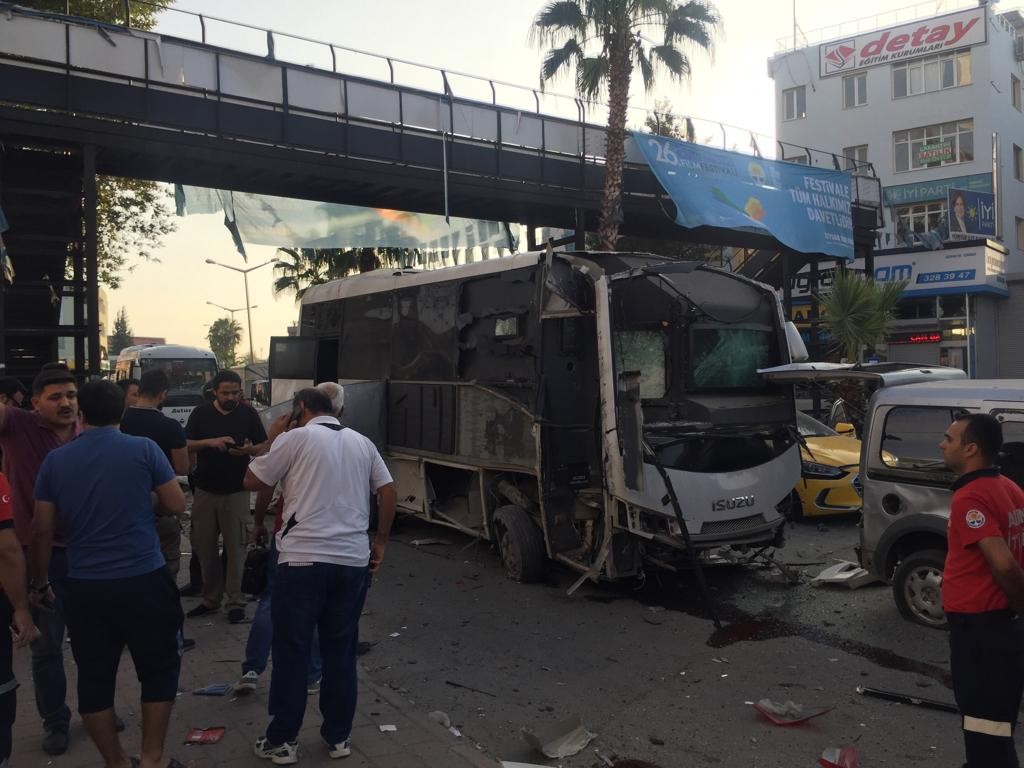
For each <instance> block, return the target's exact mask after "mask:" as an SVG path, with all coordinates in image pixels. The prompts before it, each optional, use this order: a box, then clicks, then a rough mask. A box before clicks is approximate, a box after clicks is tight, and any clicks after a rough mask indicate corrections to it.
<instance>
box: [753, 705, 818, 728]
mask: <svg viewBox="0 0 1024 768" xmlns="http://www.w3.org/2000/svg"><path fill="white" fill-rule="evenodd" d="M754 709H756V710H757V711H758V712H760V713H761V714H762V715H764V716H765V717H767V718H768V719H769V720H770V721H771V722H772V723H774V724H775V725H800V724H801V723H806V722H807V721H808V720H813V719H814V718H816V717H821V716H822V715H824V714H825V713H827V712H831V711H832V710H833V709H834V706H828V707H818V708H816V709H812V710H805V709H804V708H803V706H802V705H801V704H797V703H796V702H793V701H785V702H781V703H780V702H777V701H772V700H771V699H761V700H760V701H758V702H755V703H754Z"/></svg>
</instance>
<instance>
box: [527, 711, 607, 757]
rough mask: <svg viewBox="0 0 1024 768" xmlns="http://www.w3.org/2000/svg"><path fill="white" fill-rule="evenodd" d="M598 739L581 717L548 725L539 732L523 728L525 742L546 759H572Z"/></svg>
mask: <svg viewBox="0 0 1024 768" xmlns="http://www.w3.org/2000/svg"><path fill="white" fill-rule="evenodd" d="M596 737H597V734H596V733H591V732H590V731H588V730H587V729H586V728H585V727H584V725H583V721H582V720H580V718H579V717H570V718H568V719H566V720H562V721H561V722H557V723H548V724H547V725H545V726H544V727H542V728H541V729H540V730H539V731H536V732H534V731H532V730H530V729H529V728H523V741H525V742H526V743H527V744H529V745H530V746H531V747H533V748H534V749H535V750H537V751H538V752H540V753H541V754H542V755H544V756H546V757H550V758H553V759H555V760H559V759H561V758H563V757H572V756H573V755H575V754H577V753H578V752H580V751H581V750H583V748H584V747H586V746H587V744H589V743H590V742H591V741H593V740H594V739H595V738H596Z"/></svg>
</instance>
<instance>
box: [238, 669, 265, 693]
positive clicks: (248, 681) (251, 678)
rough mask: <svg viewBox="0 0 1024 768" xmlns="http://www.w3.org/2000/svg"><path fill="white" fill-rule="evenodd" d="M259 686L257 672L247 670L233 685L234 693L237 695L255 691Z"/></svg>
mask: <svg viewBox="0 0 1024 768" xmlns="http://www.w3.org/2000/svg"><path fill="white" fill-rule="evenodd" d="M259 684H260V675H259V672H254V671H253V670H249V671H248V672H246V673H245V674H244V675H242V676H241V677H240V678H238V682H237V683H235V691H236V692H237V693H250V692H252V691H255V690H256V687H257V686H258V685H259Z"/></svg>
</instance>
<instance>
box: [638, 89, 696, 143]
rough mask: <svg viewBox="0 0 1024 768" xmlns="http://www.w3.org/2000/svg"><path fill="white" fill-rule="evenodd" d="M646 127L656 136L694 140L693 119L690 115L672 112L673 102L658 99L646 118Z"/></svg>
mask: <svg viewBox="0 0 1024 768" xmlns="http://www.w3.org/2000/svg"><path fill="white" fill-rule="evenodd" d="M644 128H646V129H647V130H648V131H649V132H650V133H653V134H654V135H655V136H664V137H666V138H669V139H679V140H680V141H690V142H692V141H694V140H695V138H696V137H695V135H694V128H693V121H692V120H691V119H690V118H688V117H679V115H676V114H673V113H672V102H671V101H669V100H667V99H658V100H657V101H655V102H654V109H653V110H652V111H651V112H650V114H648V115H647V117H646V118H645V119H644Z"/></svg>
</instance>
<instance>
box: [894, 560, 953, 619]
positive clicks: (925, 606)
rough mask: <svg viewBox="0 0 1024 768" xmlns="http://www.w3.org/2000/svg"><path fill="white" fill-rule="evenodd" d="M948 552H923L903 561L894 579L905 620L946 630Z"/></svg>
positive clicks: (895, 594) (895, 596)
mask: <svg viewBox="0 0 1024 768" xmlns="http://www.w3.org/2000/svg"><path fill="white" fill-rule="evenodd" d="M945 564H946V553H945V552H943V551H942V550H941V549H922V550H921V551H919V552H914V553H912V554H910V555H908V556H907V557H905V558H903V560H901V561H900V564H899V566H898V567H897V568H896V573H895V574H894V575H893V578H892V594H893V597H894V598H895V600H896V607H897V608H899V609H900V613H901V614H903V616H904V618H907V619H910V620H911V621H914V622H917V623H918V624H923V625H924V626H926V627H932V628H933V629H944V628H945V627H946V614H945V612H944V611H943V610H942V569H943V568H944V567H945Z"/></svg>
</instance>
